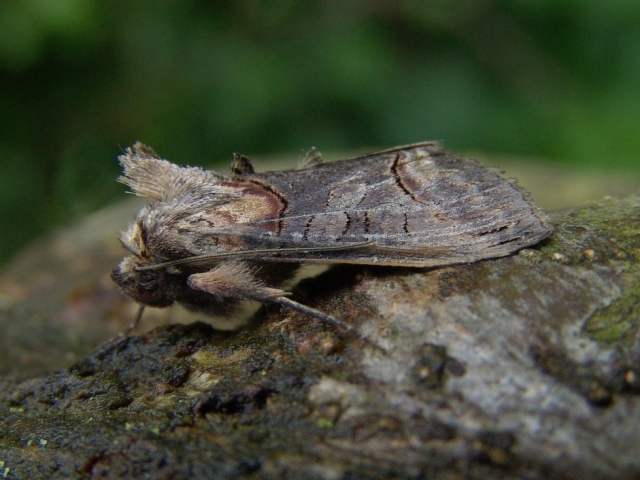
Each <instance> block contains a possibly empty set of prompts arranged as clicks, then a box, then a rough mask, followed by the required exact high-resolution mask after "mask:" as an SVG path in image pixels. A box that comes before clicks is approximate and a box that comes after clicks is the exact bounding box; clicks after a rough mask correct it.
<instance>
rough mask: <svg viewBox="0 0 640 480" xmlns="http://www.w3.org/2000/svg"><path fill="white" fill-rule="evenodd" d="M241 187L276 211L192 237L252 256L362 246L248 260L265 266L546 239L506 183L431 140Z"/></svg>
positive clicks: (442, 255) (443, 261) (398, 256)
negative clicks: (227, 241)
mask: <svg viewBox="0 0 640 480" xmlns="http://www.w3.org/2000/svg"><path fill="white" fill-rule="evenodd" d="M244 179H245V180H246V181H247V182H251V184H252V188H257V189H263V190H264V192H265V194H267V193H268V195H270V196H272V197H276V198H277V199H278V201H279V202H280V208H279V209H277V210H276V209H274V210H273V211H272V212H271V214H270V215H267V216H264V217H261V218H252V219H250V220H248V221H239V222H236V223H234V224H232V225H227V226H220V227H213V228H210V229H209V230H207V229H205V231H201V234H203V235H219V236H220V235H222V236H229V237H234V236H235V237H237V238H241V239H243V241H244V242H246V243H247V244H249V245H251V246H252V247H253V248H255V249H257V250H259V249H260V248H261V247H273V246H274V245H280V246H282V247H291V246H300V247H301V248H303V247H305V246H306V247H318V246H323V245H325V246H331V247H334V246H336V245H340V244H345V245H347V244H354V243H362V242H368V246H367V247H364V248H362V249H353V250H351V249H345V250H344V251H334V250H332V251H330V252H317V251H316V252H312V253H304V252H303V253H300V254H297V255H296V254H288V255H282V256H273V255H265V256H264V257H262V258H259V257H258V258H254V259H257V260H263V261H267V262H308V263H327V264H331V263H351V264H371V265H388V266H416V267H431V266H440V265H448V264H454V263H465V262H473V261H477V260H481V259H484V258H494V257H500V256H505V255H508V254H510V253H513V252H514V251H517V250H519V249H521V248H524V247H526V246H529V245H532V244H535V243H537V242H539V241H540V240H542V239H543V238H545V237H547V236H548V235H549V234H550V233H551V228H550V227H549V225H548V224H547V222H546V219H545V217H544V215H543V214H542V212H541V211H540V210H539V209H538V208H537V207H536V206H535V205H534V204H533V203H532V202H531V201H530V199H529V197H528V195H527V193H526V192H524V191H523V190H522V189H520V188H519V187H518V185H517V184H516V183H515V182H514V181H510V180H506V179H504V178H503V177H501V176H500V175H499V174H498V173H497V172H495V171H493V170H491V169H488V168H486V167H483V166H481V165H479V164H478V163H476V162H475V161H473V160H470V159H466V158H463V157H459V156H457V155H454V154H452V153H449V152H447V151H445V150H443V149H442V148H441V147H440V146H439V145H438V144H435V143H433V142H425V143H419V144H413V145H408V146H403V147H396V148H393V149H389V150H385V151H382V152H377V153H372V154H368V155H364V156H361V157H356V158H351V159H347V160H342V161H337V162H332V163H323V164H319V165H314V166H312V167H310V168H305V169H301V170H285V171H274V172H264V173H257V174H250V175H247V176H245V177H244Z"/></svg>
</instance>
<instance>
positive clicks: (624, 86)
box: [0, 0, 640, 259]
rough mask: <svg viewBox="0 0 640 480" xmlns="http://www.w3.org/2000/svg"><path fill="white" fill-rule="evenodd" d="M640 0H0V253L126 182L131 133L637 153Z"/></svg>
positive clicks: (606, 158) (605, 161)
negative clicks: (121, 165) (433, 141)
mask: <svg viewBox="0 0 640 480" xmlns="http://www.w3.org/2000/svg"><path fill="white" fill-rule="evenodd" d="M638 25H640V2H638V1H637V0H612V1H610V2H600V1H596V0H593V1H590V0H565V1H557V0H509V1H506V0H504V1H499V0H459V1H458V2H449V1H445V0H431V1H426V0H425V1H418V0H413V1H412V0H405V1H397V2H388V1H386V0H378V1H366V2H365V1H347V2H336V1H325V2H317V1H308V2H294V1H292V0H289V1H287V0H281V1H277V2H267V1H258V0H237V1H235V2H214V1H205V0H199V1H196V0H163V1H160V2H157V1H153V0H136V1H129V0H128V1H124V0H109V1H108V2H103V1H98V0H22V1H6V2H2V3H0V86H1V87H2V90H1V92H0V106H1V107H2V111H3V112H4V115H3V117H2V119H1V120H0V122H2V128H1V129H0V132H1V133H0V162H2V169H1V171H0V172H1V174H0V175H1V177H0V178H1V180H0V182H1V183H0V208H2V211H1V213H2V214H3V219H4V222H5V225H7V222H8V225H7V226H8V228H3V234H2V235H1V236H0V238H1V239H0V247H1V248H0V259H2V258H7V257H8V255H9V254H10V253H11V252H13V251H14V250H15V249H16V248H17V247H19V246H20V245H21V244H23V243H25V242H26V241H27V240H28V239H30V238H32V237H33V236H34V235H36V234H38V233H40V232H42V231H43V230H45V229H46V228H49V227H50V226H52V225H55V224H59V223H60V222H65V221H68V220H70V219H73V218H77V217H78V215H80V214H82V213H84V212H87V211H89V210H91V209H94V208H96V207H98V206H100V205H103V204H105V203H107V202H108V201H109V200H110V199H112V198H114V197H115V196H116V195H118V194H120V193H121V192H122V190H123V188H122V187H121V186H119V185H118V184H116V183H115V182H114V181H113V179H114V177H115V176H116V174H117V167H116V164H115V162H114V157H115V155H116V154H117V153H118V151H119V149H120V148H122V147H124V146H127V145H128V144H130V143H131V142H132V141H134V140H135V139H140V140H143V141H144V142H146V143H149V144H150V145H152V146H154V148H156V150H157V151H159V152H160V153H161V154H162V155H163V156H165V157H166V158H170V159H173V160H176V161H179V162H181V163H195V164H207V163H211V162H212V161H213V160H221V159H229V158H230V154H231V152H233V151H235V150H240V151H242V152H244V153H248V154H252V153H259V154H267V153H277V152H285V151H288V152H299V151H300V150H301V149H305V148H308V147H309V146H312V145H316V146H318V147H319V148H320V149H325V150H329V151H330V150H337V149H350V148H357V147H362V146H371V145H376V146H389V145H394V144H400V143H408V142H413V141H417V140H421V139H430V138H437V139H443V140H445V141H446V144H447V145H448V146H450V147H452V148H454V149H473V150H483V151H491V152H503V153H507V154H516V155H535V156H536V157H543V158H546V159H549V160H550V161H556V162H564V163H567V164H575V165H576V166H578V167H579V168H585V167H596V166H602V167H606V168H608V169H611V168H625V167H626V168H635V169H639V168H640V165H639V162H638V160H637V152H638V151H639V150H640V134H639V133H640V132H639V128H638V125H639V120H640V88H638V86H639V85H640V29H639V28H638Z"/></svg>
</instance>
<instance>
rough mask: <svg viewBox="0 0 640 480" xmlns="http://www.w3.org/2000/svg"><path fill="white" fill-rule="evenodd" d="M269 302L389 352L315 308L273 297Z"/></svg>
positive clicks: (340, 321)
mask: <svg viewBox="0 0 640 480" xmlns="http://www.w3.org/2000/svg"><path fill="white" fill-rule="evenodd" d="M269 301H270V302H272V303H276V304H278V305H282V306H283V307H288V308H291V309H292V310H297V311H299V312H301V313H304V314H305V315H308V316H310V317H312V318H315V319H317V320H320V321H322V322H324V323H328V324H329V325H331V326H332V327H334V328H335V329H337V330H338V331H342V332H343V333H345V334H347V335H351V336H353V337H357V338H359V339H360V340H362V341H364V342H365V343H366V344H367V345H369V346H371V347H373V348H375V349H376V350H380V351H381V352H383V353H385V354H388V353H389V350H387V349H386V348H384V347H383V346H382V345H380V344H379V343H378V342H376V341H375V340H372V339H371V338H369V337H367V336H366V335H363V334H362V333H361V332H359V331H358V330H356V329H355V328H353V327H352V326H351V325H349V324H348V323H346V322H343V321H342V320H340V319H338V318H336V317H333V316H331V315H329V314H327V313H324V312H322V311H320V310H316V309H315V308H311V307H308V306H307V305H304V304H302V303H298V302H296V301H295V300H291V299H290V298H287V297H274V298H271V299H269Z"/></svg>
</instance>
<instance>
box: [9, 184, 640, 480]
mask: <svg viewBox="0 0 640 480" xmlns="http://www.w3.org/2000/svg"><path fill="white" fill-rule="evenodd" d="M553 223H554V226H555V233H554V235H553V236H552V237H551V238H550V239H549V240H547V241H545V242H544V243H543V244H541V245H539V246H537V247H535V248H531V249H527V250H524V251H522V252H520V253H519V254H517V255H514V256H511V257H507V258H502V259H496V260H489V261H484V262H479V263H476V264H472V265H460V266H456V267H449V268H442V269H433V270H428V271H424V270H407V269H374V268H361V267H358V268H347V267H343V268H333V269H331V270H329V271H327V272H325V273H323V274H321V275H320V276H318V277H316V278H312V279H308V280H305V281H303V282H302V283H301V284H300V285H299V286H298V287H297V288H296V290H295V296H296V298H299V299H301V300H302V301H304V302H306V303H308V304H310V305H312V306H314V307H317V308H319V309H321V310H323V311H327V312H329V313H331V314H333V315H335V316H337V317H340V318H342V319H344V320H345V321H348V322H350V323H352V324H353V325H354V326H356V327H357V328H358V329H359V330H360V331H361V332H363V333H364V334H366V335H367V336H369V337H372V338H375V339H376V341H377V342H379V343H381V344H382V345H384V346H385V347H386V348H387V349H388V350H389V353H388V354H383V353H381V352H379V351H377V350H376V349H372V348H371V347H370V346H368V345H367V344H365V343H363V342H362V341H359V340H342V339H340V338H339V337H338V336H336V335H335V333H334V332H332V330H331V329H330V328H328V327H326V326H324V325H321V324H318V323H316V322H313V321H310V320H309V319H308V318H305V317H302V316H300V315H298V314H295V313H291V312H288V311H281V310H279V309H262V310H260V311H259V312H258V313H257V315H256V316H255V317H254V318H253V319H252V322H251V323H250V325H249V326H247V327H246V328H243V329H241V330H240V331H237V332H220V331H216V330H215V329H214V328H212V327H211V326H210V325H207V324H204V323H201V322H196V323H191V324H189V325H168V326H161V327H158V328H155V329H153V330H151V331H149V332H147V333H145V334H142V335H136V336H130V337H127V338H122V337H120V338H117V337H116V338H115V339H114V340H111V341H108V342H106V343H104V344H103V345H102V346H100V347H99V348H98V349H97V350H95V351H93V352H91V353H89V354H88V355H86V356H85V355H84V351H83V350H82V349H83V348H87V347H83V346H82V345H81V342H79V341H78V339H85V340H86V339H92V338H93V339H96V338H100V336H101V335H102V336H104V335H106V334H107V333H109V332H111V331H116V330H117V329H119V328H121V327H122V325H124V324H125V323H126V322H127V321H128V319H129V318H130V317H128V316H127V314H128V310H127V309H128V307H125V305H128V304H127V303H125V302H126V301H125V300H123V299H120V298H119V297H118V296H117V295H116V294H115V293H113V292H114V290H112V288H113V287H112V286H111V285H110V284H109V283H108V282H107V281H106V280H105V278H104V277H105V276H106V275H105V273H94V275H95V284H94V285H97V286H94V287H92V288H93V289H91V288H88V289H85V290H81V291H79V292H75V294H70V293H69V292H67V293H66V294H65V295H62V296H60V297H56V295H55V294H54V290H55V288H53V287H52V286H51V285H52V284H49V287H47V286H46V285H47V283H46V281H44V280H43V282H44V283H42V284H37V282H35V283H34V282H32V283H31V284H30V285H31V287H25V288H27V290H26V291H23V292H22V293H21V295H22V297H20V294H19V292H18V294H16V293H15V289H16V288H17V287H15V286H14V290H8V291H13V292H14V293H13V294H12V295H13V298H14V300H13V301H11V302H9V303H7V305H6V306H5V308H4V309H3V310H2V313H1V315H2V316H3V318H2V321H3V323H4V324H5V325H9V324H15V323H19V322H21V321H24V322H25V323H24V324H23V326H22V327H21V326H14V327H11V328H14V330H12V331H13V332H14V333H13V335H14V338H16V339H20V338H23V337H24V338H26V336H25V331H27V330H26V328H27V327H28V326H29V325H36V324H37V320H33V319H36V318H41V317H44V318H47V315H46V311H45V309H47V308H48V309H49V311H56V318H57V321H58V322H61V323H60V325H64V321H67V322H68V323H69V325H68V330H69V331H71V332H73V335H76V337H75V338H76V341H78V348H77V350H76V353H75V354H74V355H71V356H69V357H62V358H60V353H59V352H60V351H61V349H60V346H61V345H62V346H67V345H69V343H65V342H67V341H68V342H73V339H71V340H69V339H67V340H64V341H60V342H59V343H58V344H56V343H55V342H53V344H52V345H44V343H45V342H42V343H43V345H41V346H40V349H39V350H38V351H36V352H31V353H30V355H31V356H27V357H21V356H20V354H19V352H25V351H26V347H24V346H22V347H21V349H20V350H19V352H18V353H16V352H15V351H11V353H9V354H7V356H6V358H5V361H6V362H8V361H13V362H18V364H19V365H20V367H22V368H20V369H18V370H20V372H21V374H20V375H18V374H16V369H15V368H11V366H10V365H8V364H7V363H4V365H3V368H4V371H5V376H4V377H3V379H2V380H0V387H1V393H0V432H2V433H0V476H2V475H4V476H5V477H7V478H69V477H71V478H94V477H95V478H167V479H168V478H319V479H334V478H336V479H337V478H430V479H431V478H447V479H450V478H482V479H485V478H547V479H554V478H586V479H591V478H593V479H599V478H616V479H619V478H629V479H631V478H638V476H640V427H639V425H640V396H638V393H639V392H640V369H639V367H638V366H639V365H640V333H639V332H640V197H638V196H635V197H630V198H627V199H626V200H607V201H605V202H603V203H601V204H598V205H594V206H592V207H588V208H580V209H574V210H570V211H564V212H561V213H557V214H555V215H553ZM105 248H106V247H104V246H103V251H105ZM109 248H111V247H109ZM114 252H115V248H114ZM34 256H35V255H34ZM34 256H32V257H31V258H32V259H33V257H34ZM104 258H105V255H104V254H102V256H100V254H98V253H96V257H95V259H94V260H93V262H89V264H88V265H86V264H81V265H79V266H78V265H75V266H74V265H67V266H66V267H65V268H62V267H61V268H60V271H59V273H58V276H57V281H58V282H60V281H62V280H64V279H68V282H72V281H73V278H72V276H73V275H78V276H79V277H82V276H83V275H84V277H82V278H84V279H85V280H86V278H87V276H88V275H89V274H90V272H92V271H93V270H96V271H99V270H100V269H102V268H103V265H102V264H101V263H102V260H101V259H104ZM25 261H26V260H25ZM105 262H106V260H105ZM15 268H16V269H17V268H18V267H15ZM22 268H24V265H23V267H22ZM83 269H84V270H83ZM92 269H93V270H92ZM105 269H106V267H105ZM16 271H17V270H16ZM70 271H71V273H70ZM107 271H108V270H107ZM74 272H75V273H74ZM16 275H17V274H15V272H14V275H13V276H9V277H7V276H5V277H4V278H5V280H4V281H5V285H10V282H11V281H15V282H16V283H15V285H18V284H19V281H18V280H15V279H16ZM34 285H35V286H34ZM38 285H40V286H38ZM43 285H44V286H43ZM39 289H40V290H39ZM47 289H48V290H47ZM39 292H40V293H39ZM47 295H48V296H47ZM38 296H40V298H41V301H40V302H38V301H37V299H38V298H39V297H38ZM56 302H58V303H56ZM38 308H40V310H38ZM55 308H59V309H60V310H55ZM60 312H62V313H60ZM58 315H62V318H59V317H58ZM152 316H153V315H152ZM24 318H27V320H23V319H24ZM49 318H51V316H50V317H49ZM83 318H85V319H86V318H91V319H93V320H94V321H95V322H97V324H98V325H100V327H95V328H94V330H92V331H93V332H96V331H98V332H100V333H88V332H90V331H91V330H89V329H88V327H85V326H84V323H83V322H82V321H81V319H83ZM28 319H32V320H28ZM65 319H66V320H65ZM105 320H108V321H105ZM165 320H166V319H165ZM29 322H32V323H29ZM25 325H26V327H25ZM105 325H107V326H105ZM38 334H39V332H31V335H32V337H35V336H37V335H38ZM70 335H71V334H70ZM92 335H93V336H92ZM24 341H25V342H26V343H25V345H27V346H28V345H31V346H34V347H38V345H39V344H38V343H37V342H38V341H40V340H36V339H34V338H32V339H31V340H24ZM65 348H66V347H65ZM9 350H10V349H9ZM67 350H68V349H67ZM20 362H22V363H20ZM72 363H73V365H72V366H70V367H68V368H63V369H61V370H58V371H56V372H55V373H46V374H43V373H40V374H39V375H38V376H36V377H35V378H30V379H25V378H24V377H25V375H26V374H25V372H27V373H31V374H34V373H37V372H43V371H46V370H47V366H63V365H69V364H72ZM49 370H50V369H49Z"/></svg>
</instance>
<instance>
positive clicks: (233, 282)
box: [187, 262, 289, 302]
mask: <svg viewBox="0 0 640 480" xmlns="http://www.w3.org/2000/svg"><path fill="white" fill-rule="evenodd" d="M187 285H189V287H190V288H193V289H194V290H201V291H203V292H207V293H209V294H210V295H213V296H214V297H216V298H217V299H219V300H224V299H235V300H258V301H259V302H266V301H269V300H271V299H272V298H276V297H285V296H286V295H289V293H288V292H285V291H284V290H280V289H278V288H270V287H267V286H266V285H265V284H264V283H262V282H261V281H260V280H259V279H257V278H256V276H255V273H254V272H253V271H252V270H251V268H249V267H248V266H247V265H246V264H245V263H242V262H224V263H221V264H219V265H218V266H217V267H215V268H212V269H211V270H209V271H208V272H203V273H194V274H193V275H190V276H189V278H188V279H187Z"/></svg>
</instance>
